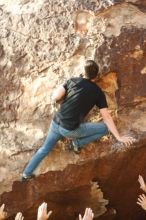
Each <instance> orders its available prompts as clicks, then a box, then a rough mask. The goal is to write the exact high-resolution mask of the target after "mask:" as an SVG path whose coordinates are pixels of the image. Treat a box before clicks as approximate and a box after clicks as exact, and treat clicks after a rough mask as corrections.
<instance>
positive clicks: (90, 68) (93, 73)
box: [84, 60, 99, 79]
mask: <svg viewBox="0 0 146 220" xmlns="http://www.w3.org/2000/svg"><path fill="white" fill-rule="evenodd" d="M84 69H85V77H86V78H87V79H94V78H96V77H97V75H98V72H99V66H98V65H97V64H96V63H95V61H93V60H87V61H86V63H85V66H84Z"/></svg>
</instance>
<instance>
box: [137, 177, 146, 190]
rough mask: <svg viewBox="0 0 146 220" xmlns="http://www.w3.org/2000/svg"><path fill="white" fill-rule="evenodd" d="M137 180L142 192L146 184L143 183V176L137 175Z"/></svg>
mask: <svg viewBox="0 0 146 220" xmlns="http://www.w3.org/2000/svg"><path fill="white" fill-rule="evenodd" d="M138 182H139V184H140V188H141V189H142V190H143V191H144V192H146V184H145V182H144V179H143V177H142V176H141V175H139V177H138Z"/></svg>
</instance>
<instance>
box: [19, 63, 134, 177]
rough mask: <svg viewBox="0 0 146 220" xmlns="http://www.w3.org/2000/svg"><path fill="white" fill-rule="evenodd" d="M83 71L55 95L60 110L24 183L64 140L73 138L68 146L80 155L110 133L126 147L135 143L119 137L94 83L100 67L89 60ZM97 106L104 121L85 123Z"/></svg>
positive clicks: (103, 99)
mask: <svg viewBox="0 0 146 220" xmlns="http://www.w3.org/2000/svg"><path fill="white" fill-rule="evenodd" d="M84 69H85V77H76V78H71V79H69V80H67V82H66V83H65V84H63V85H60V86H59V87H58V88H57V89H56V91H55V92H54V94H53V97H52V99H53V100H54V102H58V101H60V100H62V102H61V105H60V109H59V110H58V111H57V113H56V114H55V115H54V117H53V120H52V122H51V125H50V128H49V131H48V135H47V138H46V140H45V142H44V144H43V146H42V147H41V148H40V149H39V150H38V151H37V152H36V154H35V155H34V156H33V158H32V159H31V161H30V162H29V163H28V165H27V166H26V168H25V170H24V172H23V175H22V180H26V179H29V178H32V177H33V174H32V173H33V171H34V170H35V168H36V167H37V166H38V164H39V163H40V162H41V161H42V159H43V158H44V157H45V156H47V155H48V153H49V152H50V151H51V150H52V148H53V147H54V146H55V144H56V143H57V141H59V140H60V139H61V138H62V137H69V138H70V139H71V141H70V143H69V145H68V147H69V148H70V149H72V150H74V151H75V152H76V153H79V151H80V149H81V148H82V147H83V146H84V145H86V144H88V143H90V142H92V141H94V140H97V139H99V138H101V137H102V136H104V135H106V134H107V133H108V130H109V131H110V132H111V133H112V134H113V135H114V137H115V138H116V139H117V140H118V141H119V142H122V143H124V144H126V145H130V144H132V142H133V141H134V140H133V138H131V137H127V136H121V135H120V134H119V132H118V130H117V128H116V126H115V124H114V121H113V119H112V117H111V115H110V114H109V112H108V105H107V101H106V97H105V95H104V93H103V92H102V90H101V89H100V88H99V87H98V86H97V85H96V84H95V81H96V80H97V76H98V73H99V67H98V65H97V64H96V63H95V62H94V61H93V60H87V61H86V63H85V67H84ZM95 105H96V106H97V107H98V108H99V110H100V113H101V116H102V118H103V121H104V122H102V123H83V120H84V118H85V116H86V115H87V114H88V112H89V111H90V110H91V109H92V108H93V107H94V106H95Z"/></svg>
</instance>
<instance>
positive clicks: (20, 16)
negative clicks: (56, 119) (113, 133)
mask: <svg viewBox="0 0 146 220" xmlns="http://www.w3.org/2000/svg"><path fill="white" fill-rule="evenodd" d="M0 29H1V31H0V113H1V114H0V131H1V135H0V195H1V196H0V203H3V202H4V203H6V206H7V210H8V213H9V216H10V219H12V218H13V214H15V213H16V212H17V211H23V213H24V214H25V216H26V219H28V220H29V219H33V218H34V219H35V217H34V213H35V212H36V207H37V206H38V204H40V202H42V201H43V200H44V199H45V200H46V201H47V202H48V204H49V207H50V208H51V209H53V210H54V216H52V219H58V216H61V218H60V219H62V220H63V219H75V217H76V216H78V212H81V211H83V210H84V208H85V207H86V206H91V207H92V208H93V209H94V212H95V214H96V216H97V217H98V216H99V215H101V214H103V213H104V212H105V210H106V209H105V205H106V204H107V203H109V207H112V209H111V208H110V209H109V211H107V212H106V213H105V214H104V216H101V217H100V219H108V220H109V219H113V218H115V219H118V220H120V219H121V220H123V219H126V220H131V219H132V220H134V219H136V220H138V219H143V214H144V213H143V212H142V210H140V209H139V207H137V206H136V197H137V195H138V184H137V177H138V174H139V173H141V174H142V175H143V176H145V177H146V174H145V161H146V155H145V149H144V146H146V140H145V134H146V117H145V116H146V86H145V84H146V63H145V60H146V1H144V0H127V1H124V0H115V1H112V0H108V1H95V0H93V1H88V0H86V1H78V0H70V1H66V0H62V1H60V0H55V1H49V0H41V1H35V0H32V1H26V0H25V1H24V0H23V1H22V0H17V1H16V0H13V1H12V0H9V1H8V0H7V1H4V0H1V1H0ZM88 58H94V59H95V60H96V61H97V62H98V63H99V66H100V72H101V78H100V80H99V81H97V84H98V85H99V86H101V87H102V89H103V90H104V91H105V93H106V96H107V99H108V102H109V107H110V110H111V113H112V114H113V116H115V120H116V122H117V125H118V127H119V130H120V131H121V132H122V133H123V134H127V133H129V134H131V135H133V136H134V137H136V138H137V141H138V142H137V143H136V144H135V145H134V146H131V148H130V149H125V148H124V147H123V146H120V145H119V144H117V143H115V142H114V140H113V139H111V137H107V138H104V139H103V140H101V141H100V142H95V143H92V144H90V145H89V146H87V147H86V148H85V149H83V150H82V152H81V154H80V155H74V153H73V152H68V151H66V150H65V149H64V140H63V141H60V142H59V143H58V144H57V146H56V148H55V149H54V150H53V151H52V152H51V153H50V154H49V156H48V157H47V158H46V159H45V160H44V161H43V162H42V164H41V165H40V166H39V167H38V169H37V170H36V174H40V173H43V174H42V175H41V176H38V177H37V178H36V179H35V180H33V181H31V182H28V183H26V184H24V185H20V183H18V182H15V181H16V180H17V179H18V177H19V175H20V173H21V172H22V170H23V168H24V166H25V165H26V163H27V162H28V161H29V159H30V158H31V156H32V154H33V153H34V152H35V150H36V149H37V148H38V147H39V146H40V145H41V144H42V142H43V140H44V138H45V136H46V134H47V129H48V127H49V123H50V120H51V117H52V114H53V111H52V106H51V102H50V96H51V93H52V90H53V89H54V88H55V87H56V86H57V85H58V84H60V83H62V82H64V81H65V80H66V79H67V78H69V77H71V76H77V75H79V74H81V73H82V74H83V65H84V61H85V59H88ZM100 119H101V118H100V115H99V114H98V110H96V109H93V111H92V112H91V113H90V114H89V116H88V118H87V119H86V120H88V121H97V120H100ZM115 147H118V149H119V150H118V151H117V150H115ZM127 176H128V177H129V178H127ZM13 182H14V184H13ZM97 182H98V184H99V186H100V188H101V190H102V192H103V193H104V196H103V194H102V192H101V190H99V189H98V185H97ZM12 184H13V187H12ZM123 192H125V193H123ZM103 197H104V198H106V199H108V200H109V202H107V200H105V199H103ZM14 198H15V199H14ZM79 198H80V200H79ZM129 204H130V205H129ZM114 209H116V212H115V211H114ZM111 210H113V211H111Z"/></svg>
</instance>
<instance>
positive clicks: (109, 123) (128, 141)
mask: <svg viewBox="0 0 146 220" xmlns="http://www.w3.org/2000/svg"><path fill="white" fill-rule="evenodd" d="M100 113H101V115H102V118H103V120H104V123H105V124H106V125H107V127H108V129H109V130H110V132H111V133H112V134H113V135H114V137H115V138H116V139H117V140H118V141H119V142H122V143H124V144H125V145H126V146H128V145H130V144H132V143H133V142H135V139H134V138H132V137H130V136H121V135H120V134H119V132H118V130H117V127H116V125H115V123H114V121H113V118H112V117H111V115H110V113H109V111H108V109H107V108H102V109H100Z"/></svg>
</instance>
